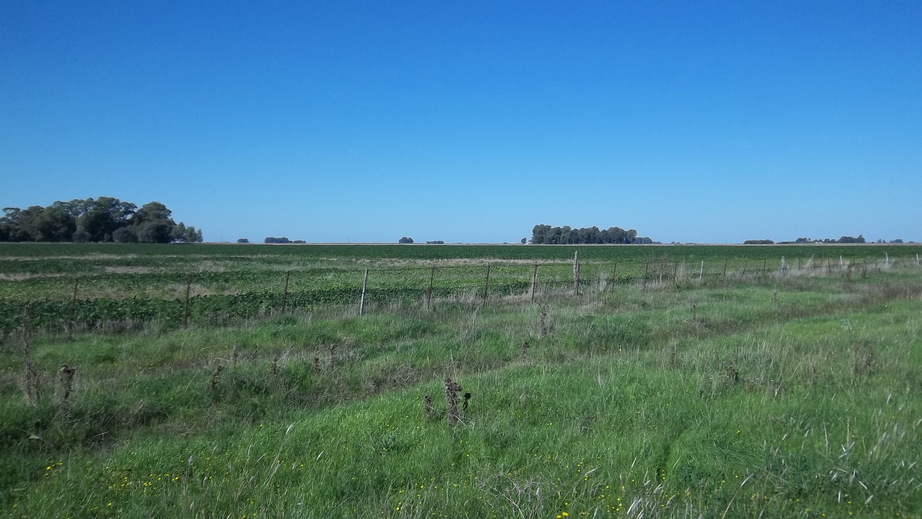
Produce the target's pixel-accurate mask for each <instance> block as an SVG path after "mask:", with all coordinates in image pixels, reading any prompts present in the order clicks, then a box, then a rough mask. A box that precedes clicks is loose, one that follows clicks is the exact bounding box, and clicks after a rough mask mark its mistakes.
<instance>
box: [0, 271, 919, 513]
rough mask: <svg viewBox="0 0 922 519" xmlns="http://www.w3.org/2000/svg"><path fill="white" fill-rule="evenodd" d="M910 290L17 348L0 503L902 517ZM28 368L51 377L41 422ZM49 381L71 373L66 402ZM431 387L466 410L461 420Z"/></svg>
mask: <svg viewBox="0 0 922 519" xmlns="http://www.w3.org/2000/svg"><path fill="white" fill-rule="evenodd" d="M581 254H582V253H581ZM920 294H922V277H920V271H918V270H913V269H912V268H904V269H883V270H881V271H878V272H871V273H870V274H868V275H867V276H865V277H861V276H855V277H854V278H852V279H847V278H845V277H844V276H842V275H836V276H833V277H824V276H791V277H788V278H784V279H778V278H773V279H751V280H741V279H740V280H735V281H733V282H728V283H704V284H702V285H696V284H694V283H685V284H682V283H650V284H649V285H647V286H641V285H640V284H639V283H632V284H615V285H610V286H604V285H602V284H599V285H598V286H596V287H595V288H593V289H592V290H587V291H585V292H584V293H583V294H582V295H580V296H574V295H572V294H571V293H570V292H569V291H566V290H561V291H559V292H557V293H548V294H543V295H542V297H539V298H538V299H537V300H536V301H535V302H534V303H532V302H531V301H530V298H529V297H528V296H527V295H510V296H505V297H497V298H494V299H492V300H491V301H490V302H489V304H486V305H483V304H481V303H480V302H479V300H478V298H477V297H472V298H471V299H470V300H469V301H459V300H457V299H455V298H451V299H442V300H437V301H435V303H434V305H433V306H432V308H429V309H426V308H425V306H424V305H423V304H422V302H417V304H412V305H409V306H407V305H397V304H394V305H378V306H374V305H373V306H371V307H370V312H369V313H368V314H366V315H363V316H358V315H356V313H355V311H354V310H353V309H346V310H344V309H343V308H341V307H329V308H317V309H312V310H311V311H303V310H296V311H293V312H292V313H290V314H288V315H277V316H270V317H264V318H258V319H251V320H247V321H239V322H234V323H229V324H228V325H227V326H223V327H216V326H193V327H190V328H189V329H176V328H172V327H165V326H158V325H157V324H156V323H151V324H149V325H148V326H147V327H144V328H142V329H138V330H135V331H132V332H122V333H76V334H74V336H73V340H68V338H67V337H66V336H64V335H62V334H59V333H38V332H36V333H34V334H32V335H30V336H27V337H26V338H23V337H22V336H20V335H10V336H7V337H6V338H5V340H4V342H3V343H2V345H0V369H2V372H0V456H2V458H0V465H2V466H3V467H4V470H3V471H0V507H2V513H3V514H5V515H7V516H9V517H173V516H188V517H238V518H239V517H248V518H250V517H288V516H296V517H332V516H340V517H388V518H422V517H558V516H559V517H778V518H789V517H804V518H814V517H848V516H854V517H915V516H919V515H920V514H922V470H920V467H919V464H918V461H919V459H920V455H922V383H920V378H919V376H918V373H919V372H920V368H922V338H920V329H922V326H920V322H919V310H920V308H922V300H920ZM542 315H543V317H542ZM524 343H527V344H528V347H527V348H524V347H523V344H524ZM26 352H27V354H28V359H29V362H30V363H31V365H32V366H34V369H35V370H36V371H37V372H38V373H39V375H40V381H39V385H40V387H39V388H38V390H37V394H38V395H39V398H38V399H37V402H34V403H31V404H30V403H28V402H27V401H26V399H24V398H23V389H24V388H23V380H24V379H23V376H22V375H23V369H24V356H25V355H26ZM64 364H67V365H69V366H73V367H75V368H76V379H75V380H76V383H75V386H74V390H73V394H72V396H70V397H69V398H68V401H67V402H62V398H63V396H62V391H61V383H60V382H59V379H58V377H59V372H58V369H59V368H60V367H61V365H64ZM446 377H450V378H451V379H452V380H454V381H457V382H458V383H460V384H461V386H463V391H462V392H463V393H470V394H471V398H470V400H469V405H468V407H467V408H466V409H464V410H462V411H461V415H460V422H459V423H457V424H450V423H448V422H447V420H446V419H445V418H446V413H447V404H446V398H445V388H444V381H445V379H446ZM426 395H429V396H431V397H432V402H433V404H432V410H431V412H430V415H429V416H427V414H426V411H425V409H424V405H423V398H424V397H425V396H426Z"/></svg>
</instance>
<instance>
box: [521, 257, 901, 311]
mask: <svg viewBox="0 0 922 519" xmlns="http://www.w3.org/2000/svg"><path fill="white" fill-rule="evenodd" d="M916 258H918V254H917V255H916ZM537 290H538V264H537V263H535V273H534V274H532V276H531V300H532V302H534V300H535V292H537Z"/></svg>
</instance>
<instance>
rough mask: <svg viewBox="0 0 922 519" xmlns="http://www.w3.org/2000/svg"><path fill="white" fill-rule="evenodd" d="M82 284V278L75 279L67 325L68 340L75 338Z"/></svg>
mask: <svg viewBox="0 0 922 519" xmlns="http://www.w3.org/2000/svg"><path fill="white" fill-rule="evenodd" d="M79 286H80V278H76V279H74V298H73V299H71V301H70V322H69V323H68V325H67V340H69V341H72V340H74V327H76V326H77V289H78V288H79Z"/></svg>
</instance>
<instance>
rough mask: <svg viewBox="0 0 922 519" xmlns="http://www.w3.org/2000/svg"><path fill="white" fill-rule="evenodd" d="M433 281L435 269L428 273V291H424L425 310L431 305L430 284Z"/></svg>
mask: <svg viewBox="0 0 922 519" xmlns="http://www.w3.org/2000/svg"><path fill="white" fill-rule="evenodd" d="M434 279H435V267H432V270H431V271H430V272H429V290H428V291H426V310H428V309H429V306H430V305H431V304H432V282H433V280H434Z"/></svg>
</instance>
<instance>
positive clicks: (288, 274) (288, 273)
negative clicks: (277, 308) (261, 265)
mask: <svg viewBox="0 0 922 519" xmlns="http://www.w3.org/2000/svg"><path fill="white" fill-rule="evenodd" d="M290 277H291V271H290V270H289V271H286V272H285V291H284V292H283V293H282V313H283V314H284V313H285V311H286V310H288V279H289V278H290Z"/></svg>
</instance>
